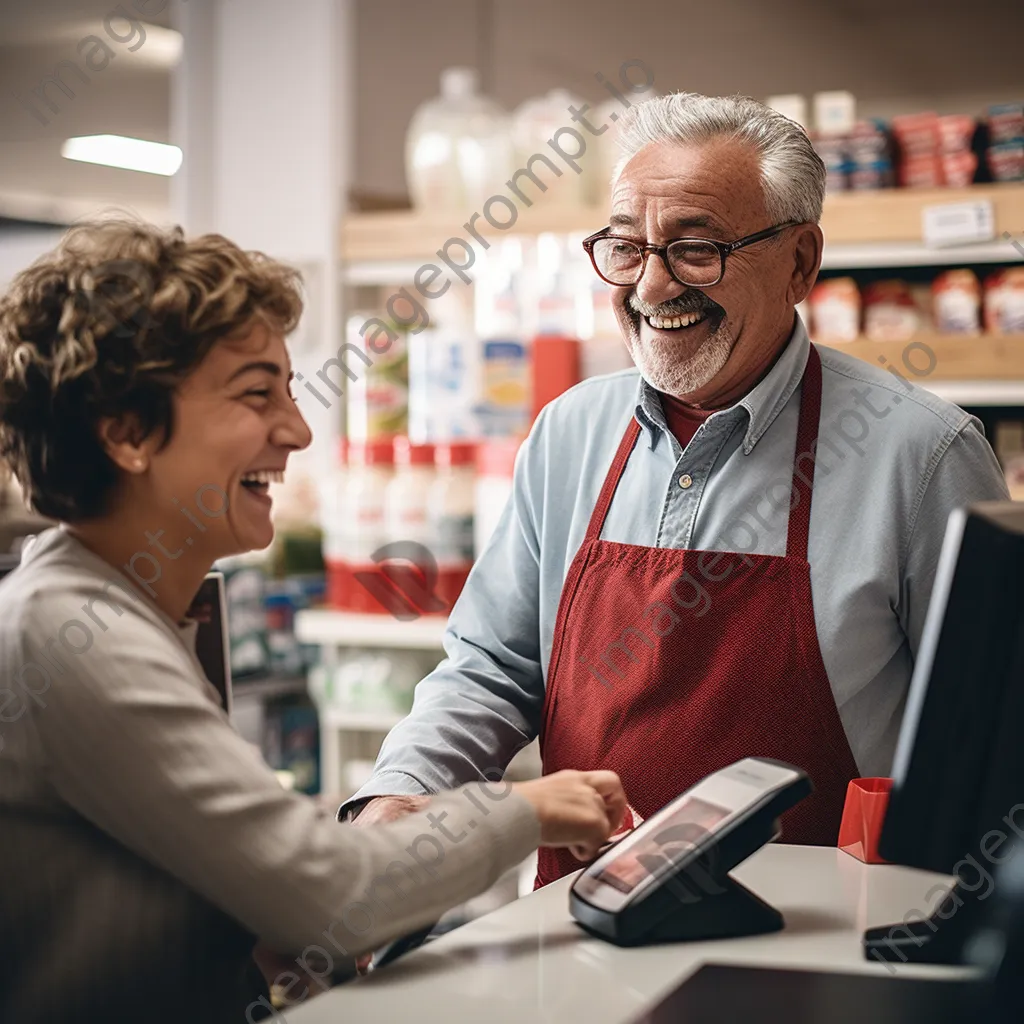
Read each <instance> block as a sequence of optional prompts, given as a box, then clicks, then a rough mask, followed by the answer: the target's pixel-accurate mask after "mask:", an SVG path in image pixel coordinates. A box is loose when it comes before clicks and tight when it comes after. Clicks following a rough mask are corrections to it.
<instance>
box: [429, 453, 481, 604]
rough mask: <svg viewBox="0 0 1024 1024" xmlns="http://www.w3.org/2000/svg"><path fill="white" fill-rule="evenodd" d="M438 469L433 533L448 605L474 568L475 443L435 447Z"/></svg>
mask: <svg viewBox="0 0 1024 1024" xmlns="http://www.w3.org/2000/svg"><path fill="white" fill-rule="evenodd" d="M434 464H435V466H436V469H437V472H436V475H435V477H434V482H433V484H432V485H431V487H430V492H429V495H428V500H427V505H428V516H429V518H430V533H431V535H432V537H433V539H434V545H435V547H434V555H435V557H436V558H437V568H438V586H437V593H438V596H439V597H440V598H441V599H442V600H443V601H445V602H446V603H447V604H448V605H449V606H450V605H453V604H454V603H455V601H456V600H457V599H458V596H459V594H460V593H461V592H462V587H463V585H464V584H465V582H466V577H467V576H469V570H470V569H472V568H473V554H474V538H473V522H474V510H475V500H476V499H475V488H476V445H475V444H473V443H471V442H468V441H452V442H450V443H448V444H439V445H437V446H436V448H435V459H434Z"/></svg>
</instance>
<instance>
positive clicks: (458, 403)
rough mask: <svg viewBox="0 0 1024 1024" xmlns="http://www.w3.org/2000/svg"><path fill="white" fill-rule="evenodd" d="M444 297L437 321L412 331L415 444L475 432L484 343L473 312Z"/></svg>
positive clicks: (411, 429) (411, 393) (411, 396)
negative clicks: (481, 349) (477, 331)
mask: <svg viewBox="0 0 1024 1024" xmlns="http://www.w3.org/2000/svg"><path fill="white" fill-rule="evenodd" d="M449 294H450V293H446V294H445V295H443V296H441V297H440V298H439V299H438V300H437V303H436V309H435V310H434V312H433V326H431V327H428V328H427V329H426V330H423V331H419V332H418V333H416V334H410V335H409V340H408V345H409V437H410V438H411V439H412V440H413V441H415V442H416V443H417V444H429V443H433V442H435V441H450V440H452V439H454V438H458V437H476V436H477V435H478V434H479V425H478V424H477V417H476V404H477V401H478V399H479V395H480V342H479V340H478V338H477V336H476V331H475V330H474V327H473V322H472V314H471V312H470V311H469V310H468V309H466V308H465V307H464V306H463V304H462V303H458V302H455V301H448V302H446V301H445V300H447V299H448V296H449Z"/></svg>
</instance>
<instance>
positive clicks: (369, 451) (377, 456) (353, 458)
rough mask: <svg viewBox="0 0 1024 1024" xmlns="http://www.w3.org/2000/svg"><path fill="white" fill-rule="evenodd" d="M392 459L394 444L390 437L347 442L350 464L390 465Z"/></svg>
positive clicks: (393, 457)
mask: <svg viewBox="0 0 1024 1024" xmlns="http://www.w3.org/2000/svg"><path fill="white" fill-rule="evenodd" d="M394 461H395V455H394V445H393V443H392V441H391V440H390V439H388V440H383V441H382V440H379V439H377V440H372V441H349V442H348V464H349V465H350V466H390V465H392V464H393V463H394Z"/></svg>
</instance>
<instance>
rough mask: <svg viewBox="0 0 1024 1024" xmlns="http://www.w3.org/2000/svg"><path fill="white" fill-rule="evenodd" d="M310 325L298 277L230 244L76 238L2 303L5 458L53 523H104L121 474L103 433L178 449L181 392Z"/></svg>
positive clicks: (1, 445) (89, 227)
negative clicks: (222, 355)
mask: <svg viewBox="0 0 1024 1024" xmlns="http://www.w3.org/2000/svg"><path fill="white" fill-rule="evenodd" d="M301 314H302V295H301V276H300V275H299V273H298V271H296V270H294V269H292V268H291V267H287V266H285V265H283V264H281V263H278V262H276V261H275V260H272V259H270V258H269V257H267V256H265V255H264V254H262V253H259V252H251V251H246V250H243V249H240V248H239V247H238V246H237V245H235V244H234V242H231V241H229V240H228V239H226V238H224V237H223V236H221V235H203V236H201V237H198V238H192V239H188V238H186V237H185V235H184V232H183V231H182V230H181V228H172V229H162V228H157V227H154V226H152V225H149V224H145V223H142V222H138V221H131V220H104V221H98V222H95V223H89V224H81V225H78V226H76V227H74V228H72V229H71V230H69V231H68V232H67V234H66V235H65V236H64V238H63V239H62V240H61V242H60V244H59V245H58V246H57V248H56V249H54V251H53V252H51V253H48V254H47V255H46V256H43V257H42V258H41V259H39V260H37V261H36V262H35V263H34V264H33V265H32V266H31V267H29V268H28V269H27V270H25V271H23V272H22V273H21V274H19V275H18V277H17V278H15V280H14V282H13V284H12V285H11V287H10V288H9V290H8V291H7V293H6V294H5V295H4V296H3V297H2V298H0V457H2V458H4V459H5V460H6V461H7V462H8V464H9V465H10V467H11V469H12V470H13V472H14V475H15V476H16V477H17V478H18V481H19V482H20V483H21V486H22V489H23V491H24V492H25V497H26V499H27V500H28V502H29V504H30V505H31V506H32V508H33V509H35V510H36V511H37V512H39V513H41V514H42V515H44V516H49V517H51V518H53V519H60V520H64V521H67V522H74V521H76V520H86V519H92V518H95V517H97V516H100V515H102V514H103V513H104V512H105V511H107V509H108V507H109V500H110V497H111V495H112V493H113V490H114V486H115V484H116V482H117V479H118V472H117V468H116V466H115V465H114V463H113V462H112V461H111V460H110V458H109V457H108V456H107V455H106V453H105V452H104V450H103V447H102V445H101V443H100V441H99V438H98V432H97V424H98V422H99V420H100V419H101V418H104V417H111V416H123V415H128V414H132V415H134V416H135V417H137V419H138V422H139V424H140V427H141V429H142V431H143V433H144V435H145V436H149V435H150V434H151V433H152V432H153V431H162V433H163V437H162V445H165V444H167V443H168V442H169V441H170V439H171V436H172V433H173V430H174V417H173V401H172V399H173V395H174V391H175V389H176V388H177V387H178V385H179V384H180V382H181V381H182V380H183V379H184V378H185V377H187V376H188V375H189V374H190V373H191V372H192V371H193V370H194V369H195V368H196V366H198V364H199V363H200V362H201V361H202V360H203V358H204V357H205V356H206V354H207V353H208V352H209V351H210V349H211V348H212V346H213V345H215V344H216V343H217V342H218V341H219V340H221V339H225V338H232V337H238V336H244V335H245V334H246V333H247V332H248V330H249V329H251V327H252V326H253V325H254V323H256V322H257V321H263V322H264V323H267V324H268V325H269V326H271V327H272V328H274V329H275V330H278V331H280V332H281V333H283V334H288V333H289V332H290V331H291V330H293V329H294V327H295V325H296V324H297V323H298V320H299V317H300V316H301Z"/></svg>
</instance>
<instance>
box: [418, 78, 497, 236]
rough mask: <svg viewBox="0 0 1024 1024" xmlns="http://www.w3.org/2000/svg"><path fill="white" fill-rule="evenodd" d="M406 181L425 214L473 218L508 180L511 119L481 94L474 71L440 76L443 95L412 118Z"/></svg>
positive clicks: (424, 106) (430, 101)
mask: <svg viewBox="0 0 1024 1024" xmlns="http://www.w3.org/2000/svg"><path fill="white" fill-rule="evenodd" d="M405 154H406V156H405V160H406V176H407V178H408V184H409V192H410V193H411V195H412V200H413V204H414V205H415V206H416V207H417V208H418V209H421V210H432V211H437V210H451V211H453V212H456V213H459V214H464V215H466V216H468V215H469V212H470V211H471V210H474V209H479V208H480V207H481V205H482V204H483V203H484V202H485V201H486V200H487V199H488V198H489V197H490V196H492V195H493V194H494V193H495V191H496V190H497V189H499V188H500V187H501V186H502V185H503V183H504V182H505V181H506V180H508V178H509V176H510V175H511V173H512V171H513V170H514V168H513V166H512V147H511V142H510V139H509V122H508V115H507V114H506V113H505V112H504V111H503V110H502V109H501V107H500V106H498V104H497V103H495V102H494V101H493V100H490V99H488V98H486V97H484V96H481V95H479V93H478V92H477V75H476V72H475V71H474V70H473V69H472V68H447V69H445V71H443V72H442V73H441V95H440V97H438V98H436V99H432V100H428V101H427V102H426V103H424V104H423V105H422V106H420V107H419V109H418V110H417V111H416V113H415V114H414V115H413V119H412V122H411V123H410V125H409V132H408V135H407V137H406V150H405Z"/></svg>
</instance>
